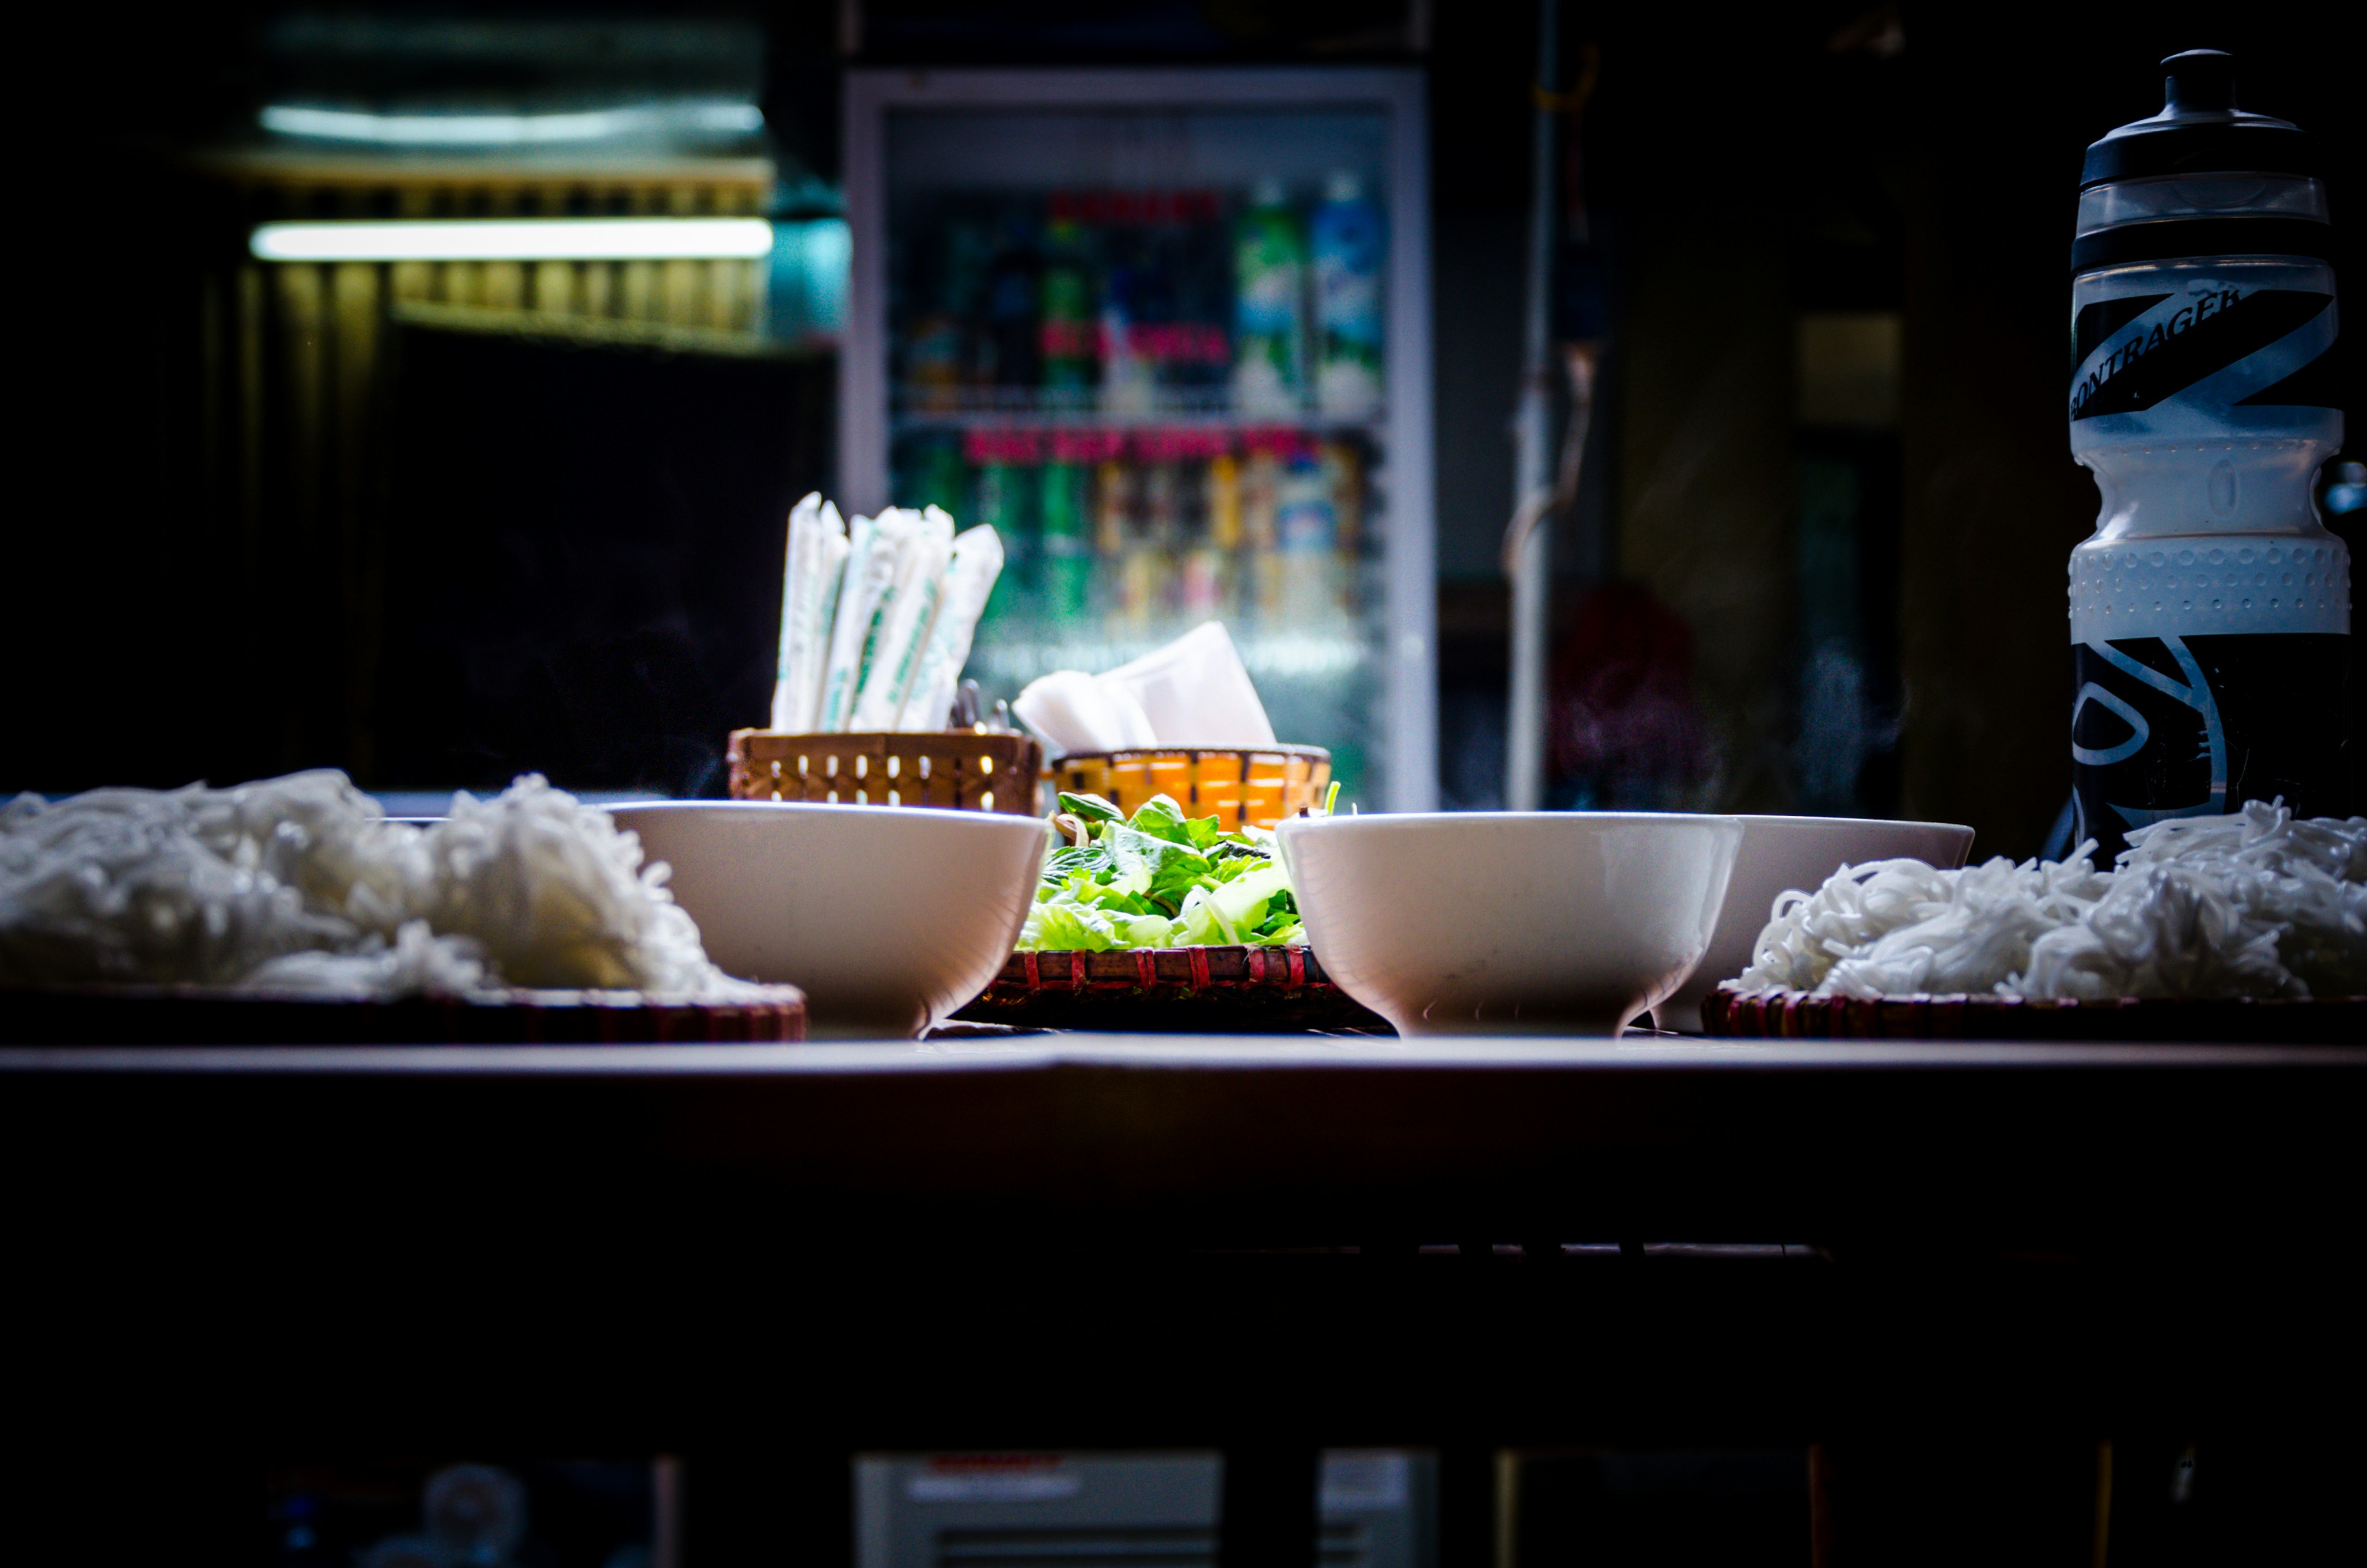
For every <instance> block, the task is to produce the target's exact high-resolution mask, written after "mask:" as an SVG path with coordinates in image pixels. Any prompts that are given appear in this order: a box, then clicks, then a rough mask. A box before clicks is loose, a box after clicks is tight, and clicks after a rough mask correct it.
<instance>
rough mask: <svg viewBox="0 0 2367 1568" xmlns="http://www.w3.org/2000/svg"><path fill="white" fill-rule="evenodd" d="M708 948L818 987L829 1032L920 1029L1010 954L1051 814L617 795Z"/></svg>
mask: <svg viewBox="0 0 2367 1568" xmlns="http://www.w3.org/2000/svg"><path fill="white" fill-rule="evenodd" d="M609 814H610V815H612V816H614V817H615V818H616V819H617V826H619V827H624V828H629V829H631V830H632V831H633V832H635V833H637V834H639V835H640V837H641V847H642V849H643V851H644V852H645V853H646V854H647V855H648V857H649V858H651V859H652V860H663V861H664V862H666V864H668V865H669V866H671V867H673V868H674V874H673V877H672V879H671V880H670V881H668V882H667V884H666V885H667V886H668V887H670V888H671V889H673V891H674V900H675V902H676V903H680V904H681V905H682V906H683V908H685V910H687V911H689V912H690V917H691V918H692V919H693V920H695V921H697V923H698V934H699V936H700V937H701V938H702V939H703V940H704V941H705V942H706V944H707V956H708V957H709V958H711V959H713V960H715V961H716V963H717V964H719V965H720V966H721V967H722V969H723V971H725V972H726V973H728V974H735V975H738V976H740V977H741V978H742V979H743V980H762V981H770V982H787V983H789V984H791V985H794V986H796V987H798V989H799V990H801V991H803V992H804V993H805V994H806V1017H807V1033H808V1034H809V1035H810V1037H811V1038H813V1039H816V1040H833V1039H836V1040H845V1039H882V1038H886V1039H902V1040H911V1039H912V1038H913V1037H915V1036H917V1035H918V1034H920V1033H921V1032H922V1031H923V1029H926V1028H928V1027H929V1026H930V1025H932V1024H934V1023H936V1022H938V1021H940V1020H941V1019H943V1018H944V1017H946V1015H947V1014H949V1013H951V1012H953V1011H954V1009H956V1008H957V1007H959V1006H963V1005H964V1004H965V1003H967V1002H968V1001H969V999H970V998H971V997H973V996H976V995H977V994H979V993H980V991H983V990H984V989H986V985H987V983H988V982H989V981H991V980H992V979H993V978H994V975H995V971H997V970H999V969H1001V968H1002V960H1005V959H1007V958H1009V957H1010V956H1011V949H1012V947H1013V945H1014V944H1015V943H1016V942H1017V941H1018V940H1019V927H1020V926H1021V924H1022V923H1023V922H1024V921H1025V919H1026V918H1027V905H1028V902H1029V900H1031V899H1032V898H1034V897H1035V893H1036V873H1037V871H1038V869H1039V868H1040V867H1041V865H1042V862H1043V858H1044V843H1045V835H1044V824H1043V823H1042V822H1041V821H1040V820H1038V819H1036V818H1035V817H1022V816H1012V815H1010V814H1008V813H1005V812H946V811H930V810H926V809H923V808H916V807H912V806H832V805H807V804H803V803H798V802H786V801H785V802H781V803H777V804H776V803H775V802H772V801H669V802H666V803H663V804H659V805H648V806H617V807H615V808H613V809H612V810H611V812H610V813H609Z"/></svg>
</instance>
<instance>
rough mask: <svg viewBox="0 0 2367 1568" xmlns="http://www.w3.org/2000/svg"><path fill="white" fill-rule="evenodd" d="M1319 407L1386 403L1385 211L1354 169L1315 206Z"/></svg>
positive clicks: (1358, 413)
mask: <svg viewBox="0 0 2367 1568" xmlns="http://www.w3.org/2000/svg"><path fill="white" fill-rule="evenodd" d="M1310 227H1311V230H1312V233H1311V235H1310V242H1311V243H1310V245H1309V248H1310V249H1311V250H1312V251H1313V253H1314V262H1315V343H1316V368H1315V405H1316V407H1318V408H1319V409H1320V410H1322V411H1323V412H1324V413H1325V414H1328V415H1333V416H1334V417H1336V418H1342V419H1367V418H1370V417H1371V416H1372V415H1374V414H1375V413H1376V412H1378V410H1379V408H1380V406H1381V210H1380V208H1379V207H1378V206H1376V204H1375V203H1374V201H1373V199H1371V198H1370V197H1368V196H1366V195H1365V187H1364V184H1363V182H1361V181H1360V180H1358V179H1357V178H1356V176H1354V175H1348V174H1339V175H1333V176H1331V184H1330V186H1329V187H1327V188H1326V190H1325V193H1324V198H1323V205H1321V206H1320V207H1318V208H1317V209H1316V210H1315V221H1314V222H1313V224H1312V225H1310Z"/></svg>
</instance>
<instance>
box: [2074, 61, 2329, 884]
mask: <svg viewBox="0 0 2367 1568" xmlns="http://www.w3.org/2000/svg"><path fill="white" fill-rule="evenodd" d="M2165 64H2166V65H2167V66H2168V67H2169V73H2170V74H2169V107H2167V108H2165V109H2164V110H2163V111H2162V113H2161V114H2160V115H2158V116H2156V117H2154V118H2153V119H2146V120H2139V121H2137V122H2135V124H2133V125H2127V126H2124V127H2122V128H2121V129H2120V130H2119V131H2114V132H2112V135H2110V136H2108V137H2106V138H2105V139H2104V140H2103V141H2101V142H2097V143H2096V144H2095V146H2093V147H2091V148H2090V149H2089V153H2088V166H2087V172H2086V175H2085V176H2084V177H2083V179H2082V183H2081V190H2080V200H2079V233H2078V238H2077V240H2076V241H2075V242H2074V244H2073V248H2072V267H2073V279H2072V322H2071V339H2072V347H2071V384H2070V392H2069V399H2068V403H2069V406H2068V408H2067V414H2068V415H2069V418H2070V426H2071V450H2072V453H2073V455H2074V456H2075V457H2076V458H2078V460H2079V461H2080V462H2082V463H2084V464H2085V465H2087V466H2088V467H2089V468H2090V469H2091V470H2092V471H2094V472H2095V475H2096V483H2097V486H2098V488H2099V489H2100V490H2101V492H2102V494H2103V508H2102V512H2101V516H2100V517H2099V518H2098V519H2097V527H2096V532H2095V534H2094V535H2093V536H2092V537H2091V538H2090V539H2089V540H2087V541H2086V542H2085V543H2083V544H2081V545H2080V546H2079V547H2078V549H2077V550H2075V551H2072V553H2071V568H2070V578H2071V582H2070V589H2071V602H2070V641H2071V649H2072V681H2071V688H2072V702H2071V758H2072V775H2073V783H2074V806H2075V811H2076V813H2077V820H2076V823H2075V831H2076V836H2078V837H2088V838H2093V839H2095V840H2096V841H2097V843H2098V850H2099V858H2100V859H2101V861H2102V862H2104V863H2106V864H2109V863H2110V862H2111V860H2112V857H2113V855H2114V854H2116V853H2117V852H2118V851H2119V850H2120V849H2121V848H2122V847H2123V846H2124V842H2125V840H2124V835H2125V834H2127V833H2128V832H2129V831H2131V830H2132V829H2135V828H2139V827H2143V826H2146V825H2147V824H2151V823H2155V822H2159V821H2161V820H2163V819H2165V818H2168V817H2181V816H2203V815H2214V814H2217V813H2219V812H2226V811H2229V810H2232V809H2234V808H2235V807H2236V806H2237V805H2239V804H2241V803H2242V802H2244V801H2249V800H2267V799H2271V798H2274V797H2276V796H2280V795H2281V796H2282V797H2283V798H2284V799H2285V801H2286V802H2287V803H2288V804H2290V805H2292V806H2293V807H2294V809H2295V810H2296V811H2298V812H2301V813H2302V814H2304V815H2319V814H2325V813H2327V812H2337V811H2342V810H2346V809H2347V806H2348V801H2347V798H2346V797H2347V791H2348V783H2349V780H2348V778H2347V768H2348V765H2349V756H2348V749H2347V748H2348V744H2349V734H2348V729H2347V725H2348V716H2349V700H2348V695H2347V693H2346V692H2345V690H2344V689H2343V681H2344V680H2345V678H2346V676H2347V671H2348V667H2349V639H2350V556H2349V552H2348V551H2346V550H2345V548H2344V546H2343V544H2342V541H2341V540H2339V539H2337V538H2335V537H2334V536H2333V535H2332V534H2330V533H2328V532H2327V530H2326V528H2324V527H2323V525H2322V524H2321V523H2320V522H2319V520H2318V517H2317V515H2316V507H2315V506H2314V505H2313V503H2312V500H2311V490H2312V485H2313V483H2314V481H2315V479H2316V473H2317V470H2318V467H2319V465H2320V464H2322V463H2323V462H2324V461H2325V460H2327V458H2328V457H2330V456H2331V455H2332V454H2333V453H2334V452H2335V450H2336V449H2338V448H2339V447H2340V445H2341V443H2342V415H2341V412H2340V409H2339V406H2338V403H2337V400H2336V389H2335V385H2334V355H2333V349H2334V344H2335V338H2336V334H2337V331H2338V329H2339V312H2338V307H2337V304H2336V301H2335V287H2334V270H2333V267H2332V266H2331V264H2330V261H2329V259H2328V258H2329V257H2330V256H2331V249H2332V247H2331V240H2332V231H2331V229H2330V228H2329V226H2328V223H2327V209H2326V196H2325V189H2324V187H2322V186H2321V185H2320V184H2319V183H2318V181H2317V180H2316V178H2315V177H2314V176H2313V175H2312V173H2311V165H2310V164H2309V161H2308V160H2309V153H2308V145H2307V142H2306V140H2305V138H2303V137H2302V135H2301V132H2300V131H2297V130H2295V129H2294V128H2293V127H2292V126H2290V125H2287V124H2286V123H2285V122H2283V121H2282V120H2274V119H2267V118H2266V117H2264V116H2259V115H2249V114H2245V113H2243V112H2241V111H2239V110H2237V109H2236V108H2234V83H2233V70H2232V65H2231V64H2230V62H2228V60H2227V57H2226V56H2225V55H2223V54H2218V53H2215V52H2214V51H2195V52H2193V53H2190V54H2183V55H2175V56H2172V57H2171V58H2170V60H2169V61H2168V62H2165Z"/></svg>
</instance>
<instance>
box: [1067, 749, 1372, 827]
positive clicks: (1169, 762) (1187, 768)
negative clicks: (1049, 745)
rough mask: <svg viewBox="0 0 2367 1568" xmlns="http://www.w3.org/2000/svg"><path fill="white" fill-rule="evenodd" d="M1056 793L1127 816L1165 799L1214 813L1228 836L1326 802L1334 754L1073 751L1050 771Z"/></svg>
mask: <svg viewBox="0 0 2367 1568" xmlns="http://www.w3.org/2000/svg"><path fill="white" fill-rule="evenodd" d="M1050 772H1051V778H1052V782H1053V787H1054V788H1055V789H1059V790H1069V791H1070V792H1071V793H1073V794H1079V795H1099V796H1100V797H1101V798H1102V799H1103V800H1104V801H1108V802H1109V803H1110V804H1112V805H1114V806H1116V807H1117V808H1118V810H1120V811H1122V812H1128V813H1131V812H1133V811H1134V810H1135V809H1136V808H1137V807H1138V806H1140V805H1141V804H1142V803H1143V802H1144V801H1148V800H1149V799H1150V797H1152V796H1153V795H1165V796H1168V797H1170V798H1171V799H1172V800H1173V801H1176V803H1177V804H1179V805H1181V806H1183V809H1184V814H1185V815H1187V816H1195V817H1205V816H1208V815H1210V814H1212V813H1213V814H1214V815H1215V816H1216V818H1217V822H1218V824H1220V825H1221V826H1223V827H1225V828H1228V829H1239V828H1240V825H1241V824H1242V823H1243V822H1244V821H1247V822H1248V823H1249V824H1251V825H1252V826H1256V827H1272V826H1274V824H1276V823H1278V822H1280V821H1282V819H1283V818H1285V817H1292V816H1297V814H1298V813H1299V812H1302V811H1305V810H1307V809H1308V808H1310V807H1314V806H1319V805H1321V804H1322V803H1323V790H1324V787H1325V786H1326V785H1328V784H1330V783H1331V753H1330V752H1328V751H1326V750H1324V749H1323V748H1322V747H1321V746H1284V745H1275V746H1257V747H1235V746H1159V747H1151V748H1149V749H1145V750H1140V751H1100V752H1070V754H1069V755H1068V756H1063V757H1062V758H1060V759H1059V761H1058V762H1056V763H1054V764H1052V767H1051V769H1050Z"/></svg>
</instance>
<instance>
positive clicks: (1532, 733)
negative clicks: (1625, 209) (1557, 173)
mask: <svg viewBox="0 0 2367 1568" xmlns="http://www.w3.org/2000/svg"><path fill="white" fill-rule="evenodd" d="M1560 11H1561V7H1560V6H1559V4H1558V0H1540V3H1539V5H1538V7H1537V90H1536V139H1535V148H1534V150H1533V152H1532V153H1531V159H1532V164H1531V168H1530V193H1529V278H1528V286H1529V302H1528V311H1529V313H1528V325H1527V331H1526V333H1525V335H1524V337H1523V343H1522V353H1521V402H1520V407H1519V410H1518V412H1517V413H1516V414H1515V415H1513V422H1512V441H1513V453H1514V456H1513V460H1512V494H1513V495H1514V496H1515V497H1517V498H1518V501H1519V511H1518V512H1516V513H1515V518H1514V528H1516V529H1521V531H1520V532H1519V533H1518V534H1517V535H1516V538H1517V547H1516V551H1515V553H1514V555H1513V558H1512V560H1511V561H1509V562H1507V563H1506V564H1507V566H1508V568H1509V569H1510V571H1511V573H1512V699H1511V703H1510V706H1509V710H1508V711H1507V713H1506V716H1505V720H1506V722H1505V745H1504V803H1505V805H1507V806H1508V807H1510V808H1511V809H1512V810H1513V811H1516V812H1534V811H1536V810H1539V809H1540V808H1541V807H1543V806H1544V804H1545V794H1546V754H1545V744H1546V632H1547V631H1548V630H1549V622H1550V620H1551V619H1552V608H1553V549H1552V546H1553V529H1552V527H1551V526H1550V524H1549V523H1547V522H1546V519H1545V518H1544V517H1543V516H1542V515H1541V514H1542V512H1543V510H1544V508H1545V507H1546V506H1548V505H1549V504H1550V502H1551V498H1552V479H1551V475H1550V472H1549V471H1550V469H1551V466H1552V462H1553V360H1552V341H1551V340H1552V316H1553V297H1552V291H1553V258H1554V209H1555V201H1554V190H1555V183H1554V153H1555V151H1556V148H1557V143H1558V142H1559V139H1560V131H1559V127H1558V125H1557V121H1556V118H1555V114H1554V95H1555V93H1556V91H1557V86H1558V82H1559V76H1560V55H1561V28H1560V20H1561V18H1560ZM1523 522H1525V523H1526V524H1527V527H1526V528H1525V529H1522V524H1523Z"/></svg>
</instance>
